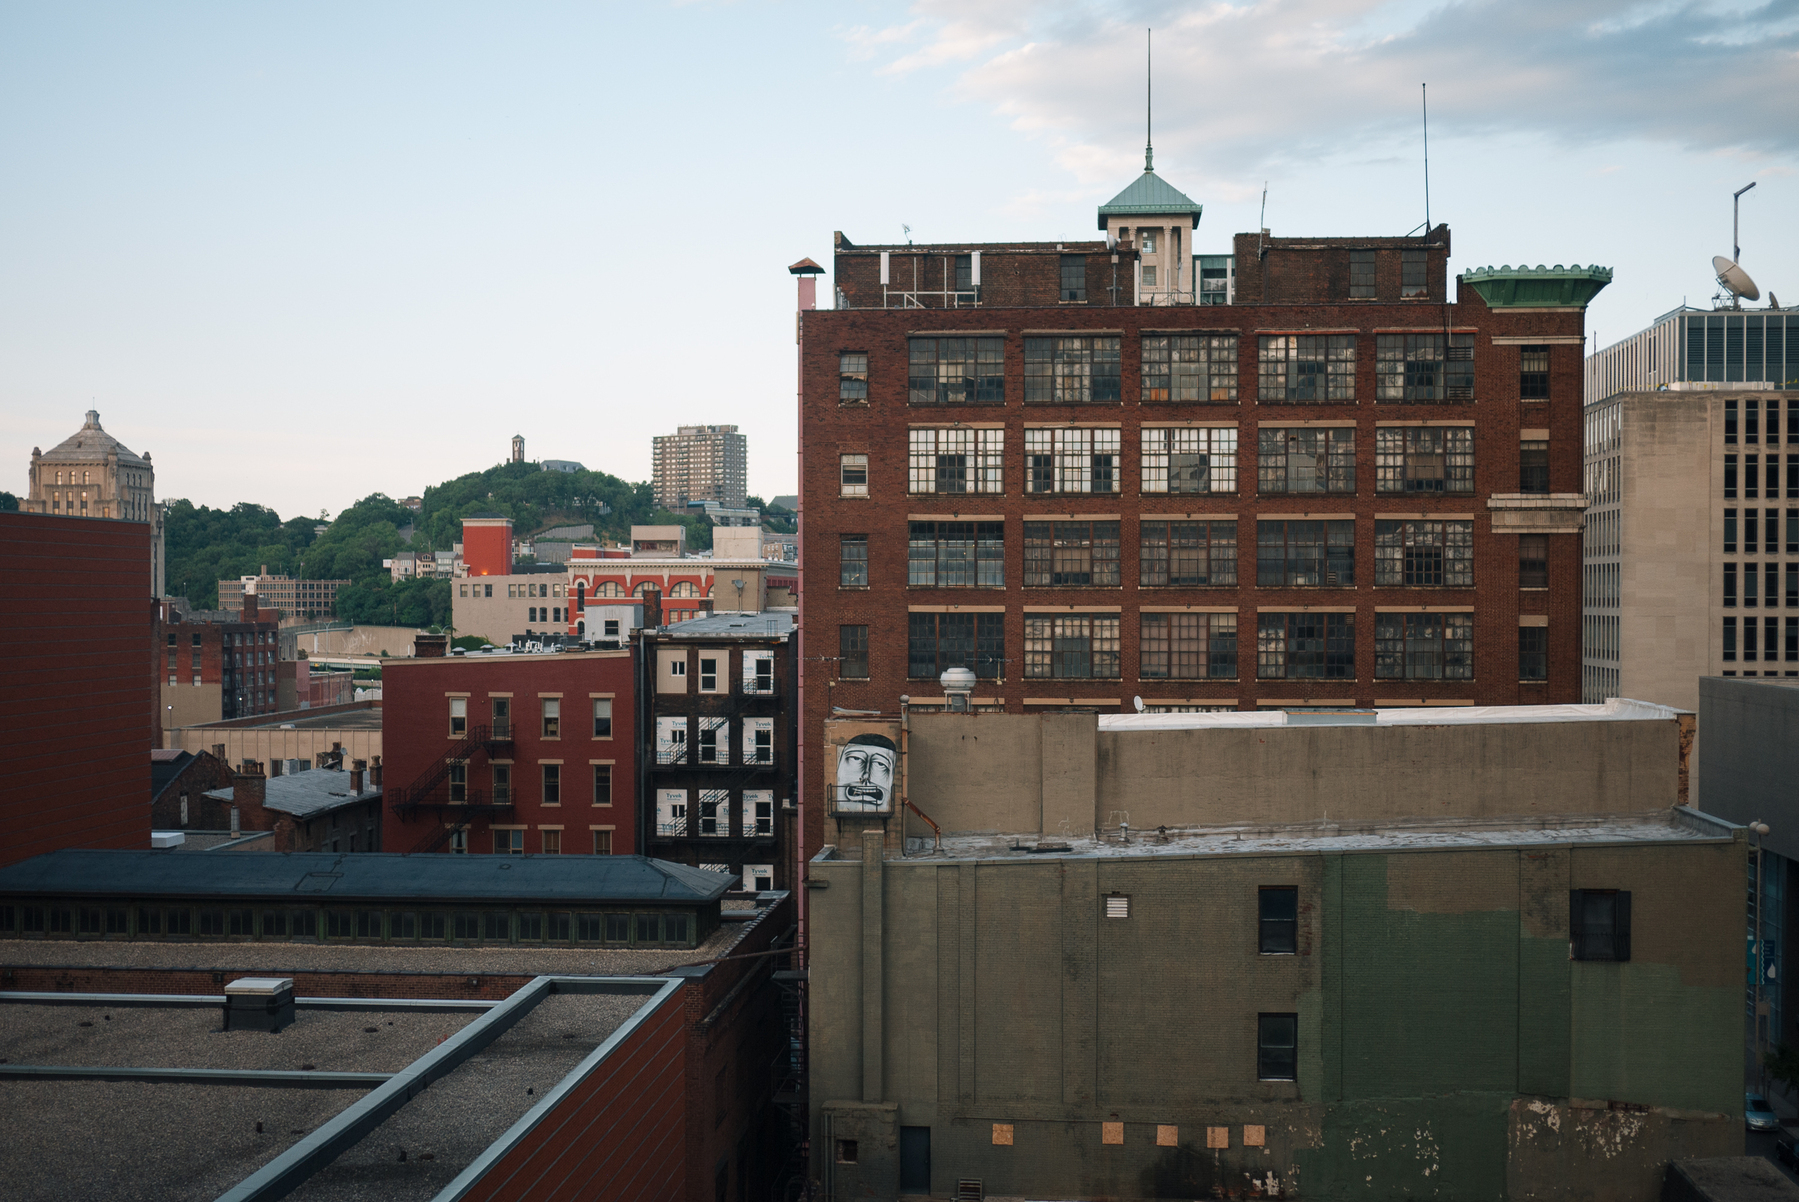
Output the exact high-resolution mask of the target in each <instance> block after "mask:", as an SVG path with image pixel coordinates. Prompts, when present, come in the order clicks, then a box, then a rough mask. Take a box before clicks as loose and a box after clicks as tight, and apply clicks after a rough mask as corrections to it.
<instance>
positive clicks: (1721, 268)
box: [1712, 255, 1762, 300]
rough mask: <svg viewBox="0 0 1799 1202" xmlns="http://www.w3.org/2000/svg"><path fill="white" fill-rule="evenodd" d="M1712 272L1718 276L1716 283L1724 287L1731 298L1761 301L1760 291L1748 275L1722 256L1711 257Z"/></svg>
mask: <svg viewBox="0 0 1799 1202" xmlns="http://www.w3.org/2000/svg"><path fill="white" fill-rule="evenodd" d="M1712 270H1713V271H1714V272H1716V273H1717V275H1718V283H1720V284H1722V285H1724V289H1725V291H1727V292H1729V293H1730V294H1731V295H1732V296H1740V297H1742V298H1743V299H1744V300H1760V299H1761V295H1762V290H1761V289H1760V288H1757V287H1756V286H1755V281H1754V280H1752V279H1750V278H1749V273H1748V272H1746V271H1744V270H1743V269H1742V268H1741V267H1738V266H1737V265H1736V264H1735V263H1733V262H1731V261H1730V260H1729V259H1726V258H1725V257H1724V256H1723V255H1713V256H1712Z"/></svg>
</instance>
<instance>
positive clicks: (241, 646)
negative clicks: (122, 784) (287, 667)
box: [157, 593, 282, 729]
mask: <svg viewBox="0 0 1799 1202" xmlns="http://www.w3.org/2000/svg"><path fill="white" fill-rule="evenodd" d="M160 608H161V611H162V612H161V615H160V616H161V621H160V622H159V624H158V636H159V641H160V642H161V644H162V645H161V647H160V648H159V654H160V656H161V663H159V664H158V665H157V667H158V668H159V669H160V671H159V673H158V676H159V678H160V680H161V692H162V712H163V726H164V728H165V729H174V728H176V727H182V726H198V725H200V724H201V723H206V722H221V721H226V720H229V719H233V718H251V717H255V716H256V715H259V714H273V713H277V712H279V711H280V709H281V708H282V707H281V697H280V694H281V688H280V676H281V668H282V665H281V661H280V654H279V652H280V645H279V643H278V641H277V638H278V633H279V630H280V623H279V622H278V621H277V614H276V613H275V611H273V610H267V611H265V610H263V609H262V608H261V607H260V606H259V605H258V603H257V594H255V593H246V594H245V595H244V596H243V597H242V598H241V599H240V604H239V605H238V606H237V607H236V609H237V612H236V614H235V616H236V617H237V619H238V620H237V621H217V620H209V621H202V620H196V619H195V617H194V616H193V615H183V614H182V613H181V612H180V611H178V610H177V609H176V608H175V607H174V606H173V605H170V604H169V603H167V602H163V603H162V604H161V606H160ZM213 616H214V617H215V618H216V617H217V616H220V615H218V614H217V613H216V612H215V614H214V615H213ZM224 616H232V615H224Z"/></svg>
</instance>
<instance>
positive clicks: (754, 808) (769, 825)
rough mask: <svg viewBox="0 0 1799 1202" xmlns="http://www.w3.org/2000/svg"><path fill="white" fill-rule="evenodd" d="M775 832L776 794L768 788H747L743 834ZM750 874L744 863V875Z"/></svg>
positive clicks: (745, 792)
mask: <svg viewBox="0 0 1799 1202" xmlns="http://www.w3.org/2000/svg"><path fill="white" fill-rule="evenodd" d="M774 833H775V795H774V794H773V793H771V792H769V791H768V790H767V789H745V790H744V792H743V834H744V835H745V836H746V837H748V836H752V835H772V834H774ZM749 875H750V872H749V865H747V864H746V865H744V876H746V877H748V876H749Z"/></svg>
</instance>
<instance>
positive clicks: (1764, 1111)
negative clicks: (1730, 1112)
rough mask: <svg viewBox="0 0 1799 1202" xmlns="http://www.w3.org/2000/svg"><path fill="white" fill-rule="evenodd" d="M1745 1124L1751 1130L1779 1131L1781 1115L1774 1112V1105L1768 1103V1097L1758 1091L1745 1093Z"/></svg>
mask: <svg viewBox="0 0 1799 1202" xmlns="http://www.w3.org/2000/svg"><path fill="white" fill-rule="evenodd" d="M1743 1125H1744V1126H1746V1127H1748V1128H1749V1130H1751V1131H1778V1130H1780V1117H1779V1116H1778V1115H1776V1114H1775V1113H1774V1107H1772V1106H1770V1105H1768V1099H1766V1098H1764V1097H1762V1096H1761V1095H1760V1094H1758V1093H1746V1094H1744V1095H1743Z"/></svg>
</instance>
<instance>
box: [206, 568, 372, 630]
mask: <svg viewBox="0 0 1799 1202" xmlns="http://www.w3.org/2000/svg"><path fill="white" fill-rule="evenodd" d="M349 585H350V582H349V581H348V580H301V579H298V578H296V577H293V576H271V575H269V569H268V565H267V564H264V565H263V567H262V571H261V572H260V573H259V574H257V575H255V576H240V577H238V578H237V579H236V580H221V581H219V608H220V609H231V610H235V609H240V608H242V607H243V603H244V597H245V595H246V594H250V593H254V594H255V595H256V601H257V604H258V605H260V606H261V607H262V608H263V609H265V610H273V611H275V612H276V613H279V614H280V615H281V618H280V620H281V621H283V622H287V623H290V624H291V623H293V622H312V621H318V620H324V621H330V620H331V619H333V618H335V617H336V616H337V590H338V589H341V588H348V587H349Z"/></svg>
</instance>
